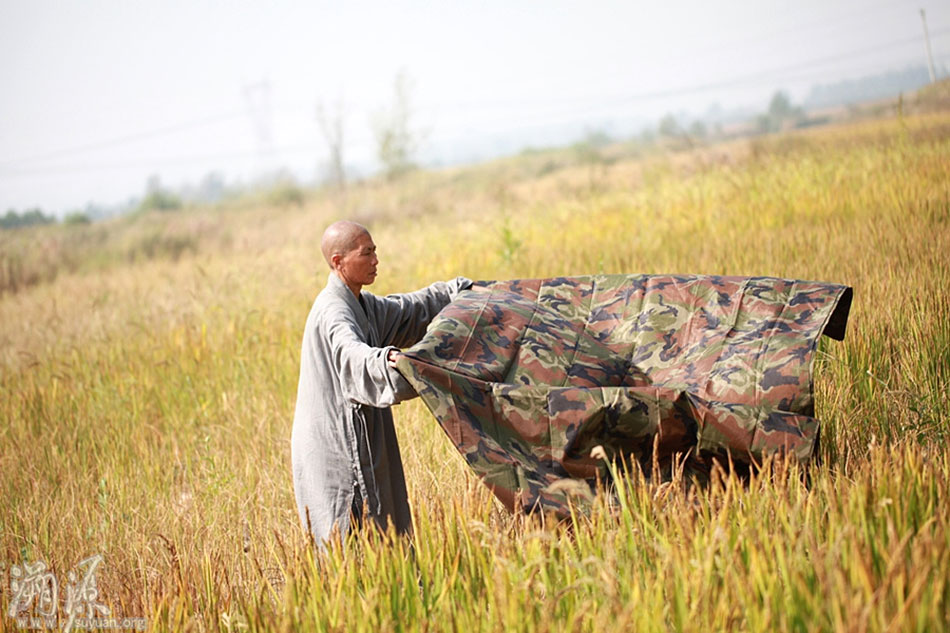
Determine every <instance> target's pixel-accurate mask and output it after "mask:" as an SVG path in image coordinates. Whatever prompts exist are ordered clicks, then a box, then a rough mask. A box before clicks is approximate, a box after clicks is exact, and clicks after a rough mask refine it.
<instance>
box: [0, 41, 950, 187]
mask: <svg viewBox="0 0 950 633" xmlns="http://www.w3.org/2000/svg"><path fill="white" fill-rule="evenodd" d="M947 34H950V28H944V29H940V30H937V31H934V32H933V33H931V38H937V37H941V36H944V35H947ZM921 39H922V38H921V36H915V37H912V38H906V39H901V40H895V41H892V42H888V43H884V44H880V45H877V46H874V47H869V48H862V49H858V50H854V51H849V52H846V53H841V54H839V55H835V56H829V57H823V58H818V59H812V60H808V61H805V62H799V63H796V64H792V65H788V66H783V67H778V68H771V69H767V70H759V71H755V72H753V73H749V74H746V75H742V76H739V77H733V78H731V79H728V80H724V81H720V82H710V83H707V84H700V85H694V86H681V87H677V88H670V89H664V90H656V91H648V92H640V93H634V94H623V95H613V96H609V97H585V98H582V99H574V100H561V101H559V102H558V105H560V106H568V107H570V108H572V109H570V110H568V111H566V112H562V113H561V114H560V116H561V117H563V116H571V115H574V116H576V115H581V114H589V113H590V105H589V104H592V105H594V106H595V107H596V106H599V108H597V109H609V108H615V107H617V106H623V105H626V104H629V103H632V102H636V101H649V100H654V99H660V98H669V97H679V96H686V95H690V94H698V93H702V92H709V91H711V90H718V89H722V88H733V87H738V86H743V85H755V84H757V83H760V82H766V81H767V82H771V83H780V82H781V81H783V80H784V81H788V80H790V79H789V78H787V77H786V78H784V79H782V78H779V77H778V75H780V74H782V73H790V72H794V71H800V70H807V69H812V68H814V67H815V66H821V65H826V64H829V63H835V62H839V61H843V60H847V59H853V58H855V57H860V56H862V55H867V54H868V53H877V52H880V51H881V50H886V49H890V48H895V47H898V46H905V45H907V44H919V43H920V42H921ZM798 80H800V79H798ZM546 103H551V100H547V101H546ZM496 105H509V106H511V105H517V104H512V103H510V102H508V103H505V102H496ZM529 105H530V104H529ZM577 106H585V107H583V109H576V107H577ZM482 107H484V104H483V106H482ZM243 116H244V113H234V114H227V115H216V116H210V117H205V118H203V119H198V120H194V121H189V122H185V123H182V124H178V125H175V126H169V127H166V128H161V129H157V130H152V131H149V132H143V133H140V134H136V135H131V136H127V137H122V138H117V139H111V140H108V141H103V142H101V143H96V144H91V145H87V146H84V147H76V148H71V149H69V150H64V151H62V152H59V153H58V154H57V153H47V154H44V155H41V157H42V158H52V157H58V156H63V155H70V154H77V153H82V152H85V151H91V149H102V148H105V147H111V146H115V145H119V144H123V143H126V142H130V141H131V140H140V139H143V138H151V137H155V136H162V135H166V134H171V133H175V132H178V131H182V130H186V129H192V128H195V127H201V126H203V125H208V124H211V123H216V122H220V121H222V120H227V119H230V118H237V117H243ZM555 116H557V115H555ZM547 124H550V123H541V125H547ZM537 125H538V123H537V122H535V123H534V124H533V125H529V126H528V127H537ZM522 127H523V126H522ZM320 148H322V145H320V144H318V143H312V144H298V145H290V146H284V147H274V148H273V151H274V152H275V153H278V154H287V153H298V152H312V151H316V150H319V149H320ZM258 154H259V152H257V153H256V152H253V151H245V150H237V151H234V152H230V151H229V152H222V153H215V154H205V155H190V156H178V157H167V158H159V159H157V161H160V162H161V164H162V165H163V166H166V167H167V166H174V165H181V164H187V163H194V162H202V161H211V160H226V159H236V158H247V157H253V156H255V155H258ZM39 159H40V156H37V157H32V158H31V159H22V161H20V162H28V161H31V160H39ZM141 161H143V162H140V163H137V164H136V162H135V161H133V162H129V161H124V162H123V163H121V164H113V165H106V164H98V165H62V166H48V167H36V168H30V167H26V168H22V167H19V168H18V167H16V166H13V165H11V167H13V169H12V170H10V171H8V173H7V175H5V176H4V177H9V176H29V175H44V174H52V173H76V172H89V171H101V170H108V169H121V168H130V167H135V168H142V167H145V168H154V163H155V162H156V159H141ZM144 161H149V162H148V163H145V162H144ZM12 162H14V161H8V162H7V163H6V164H10V163H12ZM0 167H4V165H3V164H0ZM6 169H9V168H6Z"/></svg>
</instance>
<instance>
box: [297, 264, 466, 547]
mask: <svg viewBox="0 0 950 633" xmlns="http://www.w3.org/2000/svg"><path fill="white" fill-rule="evenodd" d="M471 284H472V282H471V281H469V280H468V279H465V278H464V277H458V278H456V279H455V280H453V281H450V282H442V281H440V282H436V283H434V284H432V285H431V286H429V287H427V288H423V289H422V290H418V291H416V292H412V293H407V294H395V295H389V296H386V297H378V296H376V295H374V294H372V293H369V292H366V291H365V290H364V291H363V292H362V293H361V294H360V298H359V300H357V299H356V297H355V296H353V293H352V292H351V291H350V290H349V288H347V286H346V285H345V284H344V283H343V282H342V281H341V280H340V279H339V278H338V277H337V276H336V274H334V273H332V272H331V273H330V276H329V277H328V278H327V285H326V287H325V288H324V289H323V291H321V292H320V294H319V295H318V296H317V299H316V301H314V303H313V307H312V308H311V309H310V314H309V316H308V317H307V326H306V329H305V330H304V335H303V346H302V348H301V351H300V382H299V383H298V386H297V408H296V411H295V413H294V427H293V433H292V435H291V440H290V449H291V458H292V462H293V477H294V494H295V496H296V498H297V511H298V512H299V514H300V521H301V523H302V524H303V526H304V528H305V529H307V528H309V529H310V531H311V532H312V533H313V536H314V539H315V541H316V543H318V544H319V545H320V546H321V547H323V546H324V545H325V541H326V540H328V538H329V537H330V535H331V532H332V531H333V528H334V526H336V527H337V528H338V529H339V532H340V535H341V536H344V535H345V534H346V533H347V531H348V529H349V527H350V516H351V508H352V505H353V499H354V497H355V493H356V491H357V490H359V493H360V495H361V497H362V499H363V500H364V501H365V503H366V505H367V507H368V508H369V515H370V516H371V517H372V518H373V519H374V520H375V521H376V522H377V523H378V524H379V525H380V526H382V527H383V528H385V527H386V524H387V522H392V524H393V525H394V527H395V528H396V531H397V532H406V531H407V530H408V529H409V527H410V525H411V518H410V514H409V500H408V498H407V496H406V481H405V477H404V475H403V470H402V460H401V458H400V456H399V446H398V444H397V443H396V430H395V428H394V426H393V417H392V412H391V411H390V410H389V407H390V405H393V404H395V403H397V402H401V401H402V400H406V399H408V398H412V397H414V396H415V395H416V393H415V391H414V390H413V389H412V387H411V386H410V385H409V383H408V382H406V380H405V379H404V378H403V377H402V375H401V374H399V372H398V371H396V370H395V369H393V368H392V367H390V366H389V363H388V361H387V360H386V356H387V354H388V353H389V350H390V349H393V348H394V347H396V348H399V347H408V346H410V345H412V344H414V343H415V342H417V341H418V340H419V339H421V338H422V336H423V335H424V334H425V330H426V326H427V325H428V324H429V321H431V320H432V318H433V317H434V316H435V315H436V314H437V313H438V312H439V311H440V310H441V309H442V308H443V307H444V306H446V305H447V304H448V303H449V302H451V301H452V299H454V298H455V295H456V294H458V292H459V291H460V290H463V289H465V288H467V287H469V286H470V285H471Z"/></svg>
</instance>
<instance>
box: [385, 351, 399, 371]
mask: <svg viewBox="0 0 950 633" xmlns="http://www.w3.org/2000/svg"><path fill="white" fill-rule="evenodd" d="M400 355H401V354H400V352H399V350H398V349H391V350H389V354H387V355H386V360H387V361H388V362H389V366H390V367H395V366H396V361H397V360H399V356H400Z"/></svg>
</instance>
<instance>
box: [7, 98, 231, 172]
mask: <svg viewBox="0 0 950 633" xmlns="http://www.w3.org/2000/svg"><path fill="white" fill-rule="evenodd" d="M244 116H246V115H245V113H244V112H230V113H226V114H215V115H211V116H207V117H203V118H200V119H194V120H191V121H185V122H182V123H177V124H175V125H170V126H167V127H161V128H156V129H152V130H148V131H145V132H138V133H136V134H130V135H128V136H119V137H116V138H111V139H107V140H104V141H98V142H95V143H90V144H88V145H79V146H74V147H67V148H64V149H60V150H55V151H50V152H44V153H42V154H34V155H32V156H23V157H21V158H17V159H12V160H6V161H4V162H3V163H0V167H3V166H6V165H8V164H12V163H27V162H35V161H38V160H47V159H50V158H59V157H61V156H68V155H70V154H84V153H86V152H92V151H96V150H100V149H108V148H110V147H116V146H118V145H125V144H127V143H132V142H135V141H141V140H145V139H149V138H155V137H160V136H168V135H170V134H176V133H178V132H184V131H186V130H192V129H195V128H200V127H205V126H208V125H211V124H214V123H220V122H222V121H227V120H230V119H236V118H241V117H244Z"/></svg>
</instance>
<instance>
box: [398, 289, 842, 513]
mask: <svg viewBox="0 0 950 633" xmlns="http://www.w3.org/2000/svg"><path fill="white" fill-rule="evenodd" d="M480 285H482V286H483V287H481V288H475V289H472V290H469V291H466V292H463V293H461V294H460V295H459V296H458V298H457V299H456V300H455V301H454V302H453V303H452V304H450V305H449V306H447V307H446V308H445V309H444V310H443V311H442V312H441V313H440V314H439V315H438V316H437V317H436V318H435V320H434V321H433V322H432V324H431V325H430V327H429V331H428V333H427V334H426V336H425V338H424V339H423V340H422V341H420V342H419V343H418V344H417V345H415V346H413V347H411V348H409V349H407V350H405V353H404V354H405V355H404V356H403V357H402V358H401V359H400V360H399V362H398V368H399V370H400V371H401V372H402V374H403V375H404V376H405V377H406V378H407V380H409V382H410V383H411V384H412V385H413V386H414V387H415V388H416V390H417V391H418V392H419V394H420V396H421V397H422V399H423V401H424V402H425V404H426V405H427V406H428V408H429V409H430V410H431V411H432V413H433V414H434V415H435V417H436V419H437V420H438V421H439V424H440V425H441V426H442V428H443V429H444V430H445V432H446V434H447V435H448V436H449V438H450V439H451V440H452V442H453V443H454V444H455V447H456V448H457V449H458V450H459V451H460V452H461V453H462V455H463V456H464V457H465V459H466V460H467V461H468V463H469V465H470V466H471V467H472V469H473V470H474V471H475V472H476V473H477V474H478V475H479V476H480V477H481V478H482V480H483V481H484V482H485V483H486V484H487V485H488V486H489V487H490V488H491V489H492V491H493V492H494V493H495V495H496V496H497V497H498V498H499V499H500V500H501V501H502V502H503V503H504V504H505V506H507V507H508V509H509V510H513V511H515V510H519V509H524V510H532V509H537V508H543V509H545V510H553V511H554V512H556V513H558V514H562V515H563V514H564V513H566V512H567V511H568V507H567V494H568V491H571V490H575V489H576V488H577V487H578V486H577V483H586V484H588V485H590V486H593V484H594V483H595V482H596V479H597V478H598V477H604V476H605V475H606V469H605V464H604V461H603V460H602V459H599V458H597V457H592V456H591V454H590V453H591V451H592V449H594V447H596V446H601V447H603V448H602V450H603V453H604V454H605V455H606V456H607V458H612V459H617V458H619V457H624V458H632V459H635V460H637V461H639V462H640V463H641V465H642V466H643V467H644V468H645V470H646V471H647V472H648V473H649V469H650V468H651V466H653V465H655V464H660V465H665V466H667V467H668V466H669V465H670V464H671V463H673V462H674V460H675V459H677V456H680V457H679V459H680V460H681V462H680V463H682V460H685V461H686V463H687V465H688V467H690V468H692V469H695V471H696V472H703V468H706V472H708V466H709V464H710V463H711V461H712V460H713V459H717V458H719V457H722V456H725V455H727V454H728V455H730V456H731V459H732V461H733V463H739V464H742V463H745V464H749V463H754V462H755V461H756V460H758V458H760V457H761V456H763V455H766V454H770V453H775V452H787V453H791V454H794V455H795V456H797V457H798V458H799V459H801V460H806V461H807V460H808V459H810V458H811V457H812V455H813V454H814V453H815V450H816V445H817V441H818V420H816V419H815V418H814V417H813V416H814V403H813V399H812V364H813V357H814V352H815V348H816V347H817V340H818V338H819V337H820V336H821V334H822V333H824V334H827V335H828V336H831V337H833V338H836V339H839V340H841V339H843V338H844V332H845V326H846V323H847V317H848V311H849V308H850V304H851V289H850V288H847V287H845V286H841V285H836V284H829V283H821V282H806V281H793V280H786V279H775V278H770V277H712V276H701V275H675V276H674V275H597V276H587V277H559V278H555V279H532V280H514V281H499V282H483V283H482V284H480ZM654 447H656V448H655V454H654ZM598 453H599V451H595V454H598ZM565 482H569V483H570V485H565ZM573 482H577V483H573ZM584 488H585V492H586V490H587V489H586V486H584Z"/></svg>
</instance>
